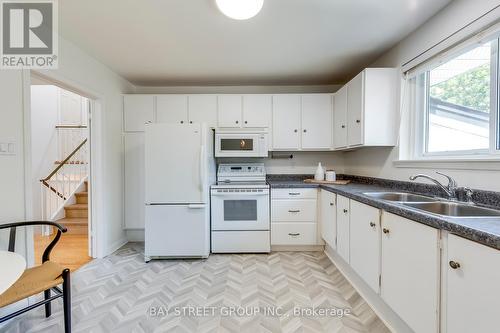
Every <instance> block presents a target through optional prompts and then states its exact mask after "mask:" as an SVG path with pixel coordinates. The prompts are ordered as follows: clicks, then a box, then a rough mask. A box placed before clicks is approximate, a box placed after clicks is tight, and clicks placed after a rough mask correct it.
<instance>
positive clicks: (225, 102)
mask: <svg viewBox="0 0 500 333" xmlns="http://www.w3.org/2000/svg"><path fill="white" fill-rule="evenodd" d="M217 100H218V106H217V117H218V119H217V124H218V126H219V127H228V128H234V127H241V115H242V114H241V113H242V105H241V100H242V98H241V95H220V96H218V97H217Z"/></svg>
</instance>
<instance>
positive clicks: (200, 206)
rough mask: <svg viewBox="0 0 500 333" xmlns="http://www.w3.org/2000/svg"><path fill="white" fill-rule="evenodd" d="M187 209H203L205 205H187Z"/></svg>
mask: <svg viewBox="0 0 500 333" xmlns="http://www.w3.org/2000/svg"><path fill="white" fill-rule="evenodd" d="M188 208H189V209H204V208H205V204H189V205H188Z"/></svg>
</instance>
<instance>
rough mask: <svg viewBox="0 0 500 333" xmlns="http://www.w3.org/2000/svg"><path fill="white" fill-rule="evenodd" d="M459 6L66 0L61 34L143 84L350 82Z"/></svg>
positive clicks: (430, 1) (336, 0)
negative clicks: (240, 13)
mask: <svg viewBox="0 0 500 333" xmlns="http://www.w3.org/2000/svg"><path fill="white" fill-rule="evenodd" d="M450 1H451V0H382V1H381V0H265V2H264V7H263V8H262V11H261V12H260V13H259V14H258V15H257V16H255V17H254V18H252V19H250V20H247V21H236V20H231V19H229V18H227V17H225V16H224V15H222V14H221V13H220V12H219V11H218V10H217V8H216V5H215V1H214V0H142V1H139V0H106V1H102V0H85V1H82V0H64V1H59V13H60V14H59V17H60V28H59V30H60V33H61V34H62V35H63V36H64V37H65V38H66V39H68V40H70V41H72V42H73V43H75V44H77V45H78V46H80V47H81V48H82V49H84V50H85V51H86V52H88V53H89V54H91V55H92V56H94V57H96V58H97V59H99V60H100V61H101V62H103V63H104V64H106V65H107V66H109V67H110V68H111V69H113V70H114V71H115V72H116V73H118V74H119V75H121V76H123V77H124V78H126V79H127V80H129V81H130V82H132V83H133V84H136V85H144V86H167V85H278V84H279V85H293V84H300V85H308V84H334V83H343V82H345V81H346V80H348V79H349V78H350V77H352V76H353V74H355V73H356V72H359V70H360V69H362V68H363V67H366V66H368V65H369V64H370V63H371V62H372V61H374V60H375V59H376V58H377V57H379V56H380V55H381V54H382V53H383V52H384V51H387V50H388V49H389V48H391V47H392V46H394V45H395V44H396V43H397V42H398V41H400V40H401V39H403V38H404V37H405V36H406V35H408V34H409V33H410V32H411V31H413V30H414V29H415V28H417V27H418V26H419V25H421V24H422V23H424V22H425V21H426V20H428V19H429V18H430V17H431V16H433V15H434V14H435V13H436V12H438V11H439V10H440V9H441V8H443V7H444V6H446V5H447V4H448V3H449V2H450Z"/></svg>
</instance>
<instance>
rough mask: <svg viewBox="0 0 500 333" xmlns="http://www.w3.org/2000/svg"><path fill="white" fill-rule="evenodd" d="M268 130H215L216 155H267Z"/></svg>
mask: <svg viewBox="0 0 500 333" xmlns="http://www.w3.org/2000/svg"><path fill="white" fill-rule="evenodd" d="M268 137H269V134H268V132H266V131H241V130H240V131H234V130H233V131H229V130H223V131H215V157H267V155H268V151H269V142H268V141H269V140H268Z"/></svg>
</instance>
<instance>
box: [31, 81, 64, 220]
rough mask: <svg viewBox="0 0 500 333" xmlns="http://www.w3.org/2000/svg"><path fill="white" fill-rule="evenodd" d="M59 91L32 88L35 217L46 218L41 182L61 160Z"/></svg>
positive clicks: (50, 88)
mask: <svg viewBox="0 0 500 333" xmlns="http://www.w3.org/2000/svg"><path fill="white" fill-rule="evenodd" d="M58 95H59V88H58V87H56V86H51V85H34V86H31V173H32V184H33V192H32V195H33V202H32V207H33V218H34V219H40V218H42V211H41V204H40V202H41V201H40V196H41V188H40V179H42V178H43V177H46V176H47V174H48V173H47V172H49V170H50V169H51V168H54V161H56V160H57V145H55V144H54V143H55V141H54V140H55V134H56V130H55V126H56V125H57V118H58V114H57V113H58V107H59V105H58V104H59V103H58Z"/></svg>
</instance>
